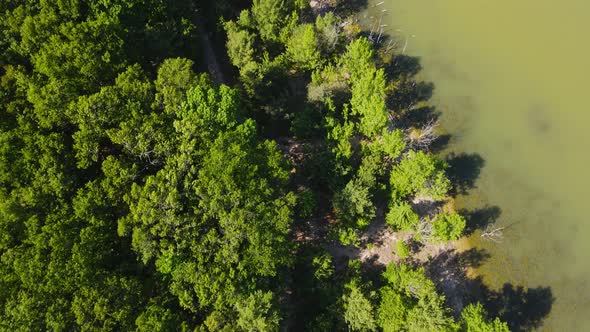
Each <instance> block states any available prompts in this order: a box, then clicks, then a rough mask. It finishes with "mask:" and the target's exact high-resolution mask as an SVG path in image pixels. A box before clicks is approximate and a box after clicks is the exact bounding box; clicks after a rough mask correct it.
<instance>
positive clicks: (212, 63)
mask: <svg viewBox="0 0 590 332" xmlns="http://www.w3.org/2000/svg"><path fill="white" fill-rule="evenodd" d="M195 24H197V26H199V27H202V26H204V20H203V19H202V17H201V16H200V15H197V17H196V19H195ZM199 39H200V40H201V46H202V47H203V49H202V50H201V52H202V55H203V59H204V60H205V63H206V64H207V72H209V75H211V78H212V79H213V81H215V83H218V84H224V83H226V80H225V77H224V76H223V72H222V71H221V66H220V65H219V62H218V60H217V57H216V56H215V51H213V44H212V43H211V39H210V38H209V35H208V34H207V33H205V32H201V33H200V34H199Z"/></svg>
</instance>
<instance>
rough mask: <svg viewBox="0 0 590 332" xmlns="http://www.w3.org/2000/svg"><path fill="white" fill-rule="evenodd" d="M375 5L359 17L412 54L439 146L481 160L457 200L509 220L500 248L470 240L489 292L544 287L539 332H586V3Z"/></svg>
mask: <svg viewBox="0 0 590 332" xmlns="http://www.w3.org/2000/svg"><path fill="white" fill-rule="evenodd" d="M381 1H382V0H377V1H369V7H370V8H369V14H368V15H372V16H374V17H375V18H374V20H376V21H378V19H379V17H380V16H381V15H383V14H384V15H385V16H384V17H383V19H382V24H387V27H386V28H385V29H386V32H388V33H389V34H393V35H396V36H398V45H400V48H401V46H402V45H404V44H405V40H406V38H407V40H408V43H407V47H406V54H408V55H413V56H419V57H420V58H421V64H422V66H423V67H424V69H423V71H422V73H421V75H422V76H423V78H424V79H425V80H427V81H431V82H433V83H434V84H435V95H434V97H433V99H432V101H433V104H434V105H436V106H437V109H438V110H439V111H441V112H442V118H441V120H442V124H443V126H444V128H445V129H446V130H448V131H449V133H450V134H451V135H452V138H451V141H450V145H449V147H448V150H449V151H451V152H455V153H468V154H477V155H479V156H481V158H483V160H484V166H483V168H481V172H480V174H479V177H478V179H477V181H476V183H475V185H476V188H473V189H471V190H470V191H469V194H468V195H467V196H464V197H461V198H460V200H459V202H460V204H461V205H462V206H464V207H466V208H469V209H476V208H484V207H486V206H488V207H495V206H497V207H499V209H501V213H500V215H499V217H498V218H497V224H498V225H511V226H510V227H509V228H507V229H506V230H505V231H504V235H505V238H504V240H503V241H502V242H501V243H499V244H494V243H491V242H482V241H481V238H480V236H479V235H478V233H475V234H474V236H472V238H471V240H472V243H474V244H475V245H476V246H478V247H480V248H483V249H485V250H487V251H489V252H490V253H491V258H489V259H488V260H487V261H486V262H484V263H483V265H482V266H481V267H480V268H479V269H478V272H479V273H480V274H481V275H482V276H483V278H484V281H485V282H486V283H487V284H488V285H490V286H491V287H495V288H499V287H501V286H502V285H503V283H505V282H508V283H511V284H513V285H515V286H516V285H521V286H523V287H525V290H526V289H528V288H533V289H536V288H537V287H549V288H550V291H551V293H552V295H553V297H555V302H553V305H552V306H551V311H550V313H549V315H548V316H547V317H545V318H544V320H543V326H542V327H541V328H540V330H544V331H549V330H551V331H590V220H589V218H588V208H589V207H590V202H588V196H589V195H588V189H589V188H590V175H589V174H588V167H589V165H590V156H589V154H588V151H589V150H590V130H589V129H588V127H589V126H590V107H589V106H588V101H589V98H588V97H589V96H590V92H589V87H590V84H589V83H588V78H589V77H590V43H589V39H588V34H589V33H590V1H587V0H562V1H555V0H493V1H492V0H397V1H394V0H385V1H384V3H383V4H381V5H379V6H378V7H374V6H375V4H377V3H379V2H381ZM383 10H385V12H383ZM400 51H401V50H400ZM471 157H473V156H471ZM466 159H469V158H466ZM472 159H475V158H472ZM491 211H493V209H492V210H491ZM529 300H531V301H532V302H535V301H541V300H542V299H538V298H534V296H533V297H529ZM526 314H527V313H523V315H526Z"/></svg>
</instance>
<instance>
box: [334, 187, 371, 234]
mask: <svg viewBox="0 0 590 332" xmlns="http://www.w3.org/2000/svg"><path fill="white" fill-rule="evenodd" d="M334 210H335V211H336V217H337V218H338V220H340V221H341V222H342V223H343V224H344V225H345V226H352V227H354V228H356V229H361V230H362V229H364V228H366V227H367V226H368V225H369V224H370V223H371V221H372V220H373V218H374V217H375V206H374V204H373V202H372V197H371V194H370V193H369V188H368V187H366V186H364V185H363V184H362V183H361V182H360V181H359V180H357V179H353V180H350V181H349V182H348V183H347V184H346V186H345V187H344V189H342V190H341V191H340V192H338V193H336V194H335V195H334Z"/></svg>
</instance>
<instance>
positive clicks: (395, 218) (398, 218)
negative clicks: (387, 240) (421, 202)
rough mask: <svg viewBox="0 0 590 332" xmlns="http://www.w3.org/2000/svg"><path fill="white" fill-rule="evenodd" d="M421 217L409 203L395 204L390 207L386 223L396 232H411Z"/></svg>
mask: <svg viewBox="0 0 590 332" xmlns="http://www.w3.org/2000/svg"><path fill="white" fill-rule="evenodd" d="M419 220H420V219H419V217H418V215H417V214H416V212H414V210H413V209H412V206H411V205H410V204H408V203H407V202H395V203H393V204H391V206H390V207H389V212H388V213H387V215H386V216H385V222H386V223H387V224H388V225H389V226H391V227H392V228H393V229H394V230H396V231H398V230H403V231H409V230H412V229H414V226H415V225H416V223H418V221H419Z"/></svg>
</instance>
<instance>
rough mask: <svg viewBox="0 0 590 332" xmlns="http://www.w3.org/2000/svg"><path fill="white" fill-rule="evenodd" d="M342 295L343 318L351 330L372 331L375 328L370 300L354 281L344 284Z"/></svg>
mask: <svg viewBox="0 0 590 332" xmlns="http://www.w3.org/2000/svg"><path fill="white" fill-rule="evenodd" d="M346 288H347V291H346V293H345V294H344V295H343V296H342V301H343V305H344V320H345V321H346V324H347V325H348V328H349V329H350V330H351V331H374V330H375V329H376V327H377V326H376V324H375V317H374V309H373V305H372V304H371V301H370V300H369V299H367V297H366V296H365V295H364V294H363V292H362V290H361V289H360V287H359V286H358V285H357V283H356V282H355V281H352V282H350V283H348V284H347V285H346Z"/></svg>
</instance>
